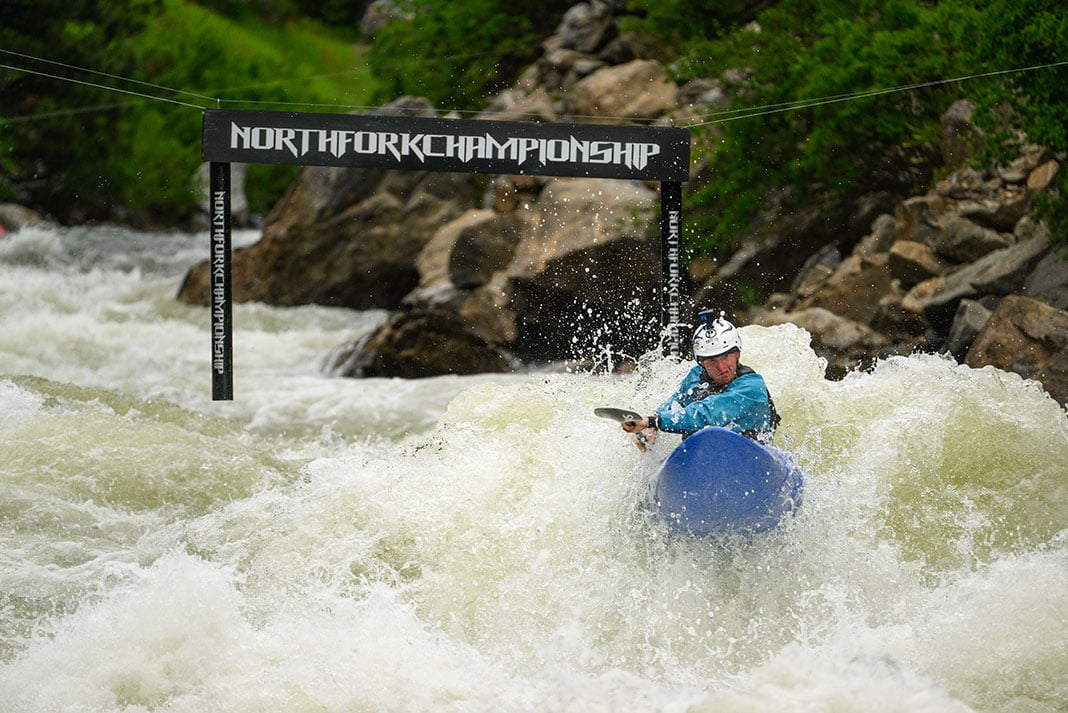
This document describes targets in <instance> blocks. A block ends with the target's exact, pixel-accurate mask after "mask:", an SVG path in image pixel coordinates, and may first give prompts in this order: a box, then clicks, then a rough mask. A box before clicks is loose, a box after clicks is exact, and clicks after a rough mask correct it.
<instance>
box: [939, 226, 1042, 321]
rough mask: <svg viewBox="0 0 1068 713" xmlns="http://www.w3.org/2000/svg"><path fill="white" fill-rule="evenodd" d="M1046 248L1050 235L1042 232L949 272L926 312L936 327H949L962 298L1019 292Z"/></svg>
mask: <svg viewBox="0 0 1068 713" xmlns="http://www.w3.org/2000/svg"><path fill="white" fill-rule="evenodd" d="M1047 250H1049V237H1048V235H1046V234H1045V233H1043V234H1039V235H1036V236H1034V237H1032V238H1030V239H1028V240H1025V241H1024V242H1021V243H1017V244H1016V245H1013V246H1011V247H1008V248H1003V249H1001V250H996V251H994V252H992V253H990V254H989V255H987V256H985V257H983V258H982V259H980V260H977V261H976V262H973V263H969V264H968V265H966V266H965V267H963V268H961V269H960V270H957V271H956V272H953V273H950V274H949V275H947V276H946V278H945V282H944V283H943V284H942V285H941V286H940V287H939V288H938V289H937V290H935V292H934V294H932V295H931V297H930V298H929V299H928V300H926V302H925V303H924V305H923V311H924V315H925V316H926V317H927V319H928V321H930V322H931V324H932V325H934V326H935V327H937V328H940V329H946V330H948V329H949V327H950V326H951V324H952V320H953V316H954V315H955V314H956V311H957V307H958V306H959V304H960V301H961V300H962V299H965V298H975V297H977V296H981V295H997V296H1001V295H1008V294H1011V293H1013V292H1016V291H1017V290H1019V289H1020V288H1022V287H1023V283H1024V280H1025V279H1026V278H1027V276H1028V275H1029V274H1030V272H1031V270H1032V269H1033V268H1034V267H1035V265H1036V264H1037V263H1038V261H1039V260H1040V259H1041V258H1042V256H1043V255H1045V254H1046V251H1047Z"/></svg>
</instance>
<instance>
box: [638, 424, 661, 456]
mask: <svg viewBox="0 0 1068 713" xmlns="http://www.w3.org/2000/svg"><path fill="white" fill-rule="evenodd" d="M654 443H656V429H655V428H646V429H643V430H641V431H638V432H637V433H635V434H634V445H636V446H638V450H639V451H641V452H642V453H644V452H645V451H647V450H649V449H650V448H652V447H653V444H654Z"/></svg>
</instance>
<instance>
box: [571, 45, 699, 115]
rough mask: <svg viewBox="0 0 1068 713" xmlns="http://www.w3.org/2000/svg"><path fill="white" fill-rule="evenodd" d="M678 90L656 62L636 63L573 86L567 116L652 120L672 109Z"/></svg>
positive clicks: (638, 61) (637, 61) (596, 74)
mask: <svg viewBox="0 0 1068 713" xmlns="http://www.w3.org/2000/svg"><path fill="white" fill-rule="evenodd" d="M677 94H678V87H677V86H676V84H675V83H674V82H672V81H670V80H669V79H668V78H667V73H666V72H665V70H664V67H663V65H661V64H660V63H659V62H657V61H656V60H651V59H650V60H641V59H636V60H634V61H632V62H628V63H626V64H622V65H619V66H616V67H608V68H606V69H602V70H601V71H599V72H595V73H594V74H591V75H589V76H588V77H584V78H583V79H581V80H579V81H578V82H576V83H575V86H574V88H573V89H572V91H571V92H570V94H569V95H568V97H567V102H568V106H569V111H568V113H570V114H573V115H575V116H580V117H589V116H603V117H611V118H612V119H616V118H617V117H627V118H628V119H655V118H657V117H659V116H661V115H662V114H665V113H666V112H668V111H670V110H671V109H673V108H674V107H675V98H676V95H677Z"/></svg>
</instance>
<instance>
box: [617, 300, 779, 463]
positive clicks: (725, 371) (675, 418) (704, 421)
mask: <svg viewBox="0 0 1068 713" xmlns="http://www.w3.org/2000/svg"><path fill="white" fill-rule="evenodd" d="M713 317H714V315H713V313H712V312H702V313H701V325H700V326H699V327H698V328H697V331H695V332H694V335H693V355H694V359H695V360H696V361H697V364H696V365H695V366H694V367H693V368H692V369H690V371H689V373H688V374H686V376H685V377H683V379H682V382H680V384H679V387H678V388H677V389H676V390H675V393H673V394H672V395H671V398H669V399H668V400H667V401H665V402H664V403H663V405H661V406H660V408H658V409H657V410H656V412H655V413H653V415H652V416H645V417H643V418H642V419H641V420H640V421H625V422H624V423H623V430H624V431H626V432H627V433H634V434H637V435H636V438H635V441H634V443H635V445H637V446H638V448H640V449H641V450H646V449H647V447H648V445H649V444H651V443H652V442H654V441H655V439H656V432H657V431H666V432H668V433H681V434H682V436H683V438H685V437H687V436H689V435H691V434H694V433H697V432H698V431H700V430H701V429H702V428H705V427H706V426H722V427H723V428H728V429H730V430H732V431H736V432H738V433H741V434H742V435H743V436H746V437H747V438H751V439H752V440H755V441H757V442H760V443H768V442H770V440H771V437H772V435H773V434H774V433H775V429H776V428H777V427H778V425H779V414H778V413H777V412H776V411H775V404H774V403H773V402H772V400H771V394H769V393H768V387H767V385H766V384H765V383H764V377H762V376H761V375H760V374H758V373H756V372H755V371H753V370H752V369H750V368H749V367H748V366H745V365H744V364H741V363H740V362H739V359H740V358H741V353H742V340H741V337H740V336H739V334H738V329H737V328H736V327H735V326H734V325H733V324H731V323H730V322H728V321H727V320H726V319H724V318H723V315H722V313H721V314H720V315H719V317H717V318H715V319H713Z"/></svg>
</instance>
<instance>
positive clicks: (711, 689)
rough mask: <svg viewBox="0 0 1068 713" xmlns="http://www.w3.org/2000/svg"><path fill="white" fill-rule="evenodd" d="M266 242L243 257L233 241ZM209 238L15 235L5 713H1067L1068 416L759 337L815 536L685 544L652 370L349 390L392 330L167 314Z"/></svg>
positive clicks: (370, 323)
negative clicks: (220, 364)
mask: <svg viewBox="0 0 1068 713" xmlns="http://www.w3.org/2000/svg"><path fill="white" fill-rule="evenodd" d="M237 237H238V240H239V241H244V242H249V241H253V240H255V239H256V237H257V236H256V235H255V234H254V233H248V234H243V235H240V236H237ZM207 250H208V245H207V236H206V235H185V234H169V233H134V232H130V231H126V230H120V229H117V228H107V227H98V228H91V229H86V228H82V229H73V228H72V229H58V228H30V229H26V230H24V231H22V232H19V233H11V234H5V235H0V455H2V457H0V713H22V712H24V711H25V712H31V711H32V712H34V713H37V712H52V711H55V712H59V711H63V712H67V711H85V712H88V711H93V712H97V711H99V712H101V713H103V712H109V713H110V712H118V711H123V712H135V711H137V712H140V711H163V712H167V713H172V712H173V713H178V712H190V713H192V712H194V711H196V712H198V713H200V712H203V711H226V712H228V713H229V712H234V711H286V712H287V713H290V712H303V711H338V712H342V711H345V712H347V711H360V712H363V711H368V712H378V711H388V712H400V711H404V712H407V711H457V712H461V711H463V712H468V711H470V712H483V711H485V712H489V711H538V712H544V711H575V712H576V713H579V712H580V713H596V712H599V711H628V712H638V713H642V712H646V711H648V712H652V711H679V712H681V711H689V712H691V713H711V712H713V711H714V712H716V713H721V712H727V713H730V712H733V711H737V712H749V711H787V712H790V711H797V712H801V711H843V712H849V711H857V712H858V713H859V712H861V711H863V712H865V713H867V712H871V711H876V712H881V711H901V712H902V713H904V712H906V711H908V712H910V713H912V712H916V711H930V712H932V713H934V712H958V711H969V710H975V711H984V712H1002V711H1004V712H1006V713H1047V712H1055V711H1068V417H1066V415H1065V412H1064V410H1063V409H1062V408H1061V407H1060V406H1059V405H1058V404H1056V403H1055V402H1053V401H1052V399H1050V398H1049V397H1048V396H1047V395H1046V394H1045V393H1044V392H1043V391H1042V390H1041V389H1040V388H1039V387H1038V386H1037V385H1036V384H1034V383H1031V382H1026V381H1024V380H1022V379H1021V378H1020V377H1018V376H1016V375H1013V374H1008V373H1005V372H1001V371H998V370H995V369H992V368H986V369H979V370H976V369H971V368H968V367H964V366H960V365H957V364H956V363H954V362H953V361H952V360H949V359H945V358H942V357H938V356H932V355H915V356H911V357H908V358H893V359H889V360H886V361H883V362H881V363H879V364H878V365H877V366H876V367H875V368H874V369H873V370H872V371H871V372H868V373H856V374H852V375H850V376H849V377H848V378H846V379H845V380H843V381H840V382H832V381H828V380H826V379H825V378H824V371H823V368H824V364H823V362H822V361H821V360H820V359H818V358H817V357H816V356H815V355H814V354H813V352H812V350H811V349H810V348H809V345H808V335H807V334H805V333H804V332H802V331H800V330H798V329H796V328H794V327H792V326H789V325H785V326H780V327H776V328H772V329H766V328H758V327H745V328H743V329H742V332H741V333H742V339H743V347H744V354H743V356H744V361H745V362H746V363H747V364H749V365H750V366H752V367H754V368H756V369H757V370H758V371H760V372H761V373H762V374H763V375H764V376H765V379H766V380H767V382H768V384H769V387H770V388H771V390H772V392H773V395H774V397H775V401H776V405H777V406H778V409H779V411H780V412H781V414H782V417H783V424H782V426H781V429H780V433H779V435H778V437H777V444H778V445H780V446H781V447H783V448H786V449H788V450H790V451H791V452H792V453H793V454H794V456H795V457H796V458H797V460H798V462H799V463H800V464H801V466H802V468H803V470H804V471H805V473H806V476H807V480H806V490H805V499H804V506H803V507H802V509H801V511H800V512H799V513H798V514H797V515H796V516H795V517H793V518H791V519H789V520H788V521H787V522H785V523H784V524H783V525H782V526H781V527H779V528H777V529H776V530H774V531H772V532H769V533H766V534H765V535H762V536H758V537H753V538H750V539H739V540H721V541H708V540H694V539H691V538H685V537H679V536H673V535H670V534H668V533H667V532H666V531H665V530H664V529H663V528H662V527H661V526H660V525H659V524H658V523H657V522H655V521H654V520H653V519H652V518H651V517H650V516H649V514H648V513H647V512H646V510H645V508H644V497H645V490H646V487H647V483H648V480H649V478H650V476H651V475H652V474H653V472H654V470H655V465H656V462H657V460H658V459H659V458H662V457H664V456H665V455H666V453H667V451H668V450H669V449H670V446H671V443H670V439H669V438H662V439H661V442H660V443H658V445H657V447H656V450H655V451H654V452H653V453H650V454H641V453H639V452H638V451H637V450H636V449H635V448H633V447H632V446H631V445H630V444H629V442H628V440H627V438H626V437H625V436H624V434H622V433H621V432H620V431H619V430H618V426H615V425H613V424H611V423H609V422H607V421H603V420H599V419H597V418H595V417H594V416H593V414H592V411H593V409H594V408H595V407H597V406H602V405H614V406H623V407H629V408H635V409H638V410H642V409H646V408H649V407H651V406H653V405H655V404H656V403H659V401H660V400H662V398H663V395H664V394H665V393H667V392H668V391H669V390H670V389H671V388H672V387H673V386H674V384H675V383H676V382H677V380H678V378H679V377H680V376H681V374H682V373H683V372H684V371H685V369H686V368H687V366H688V365H687V364H684V363H679V362H676V361H672V360H670V359H665V358H661V357H659V356H657V355H655V354H650V355H646V356H645V357H643V358H642V359H641V361H640V364H639V369H638V370H637V372H636V373H635V374H631V375H614V376H608V375H591V374H582V373H528V374H512V375H485V376H478V377H442V378H436V379H426V380H416V381H400V380H392V379H370V380H351V379H339V378H332V377H330V376H327V375H326V374H324V371H323V364H324V363H326V360H327V356H328V354H329V353H330V351H331V350H332V349H333V348H334V347H336V346H338V345H339V344H342V343H344V342H348V341H351V340H353V339H356V338H358V337H360V336H362V335H363V334H366V333H367V332H369V331H370V330H371V329H373V328H374V327H375V326H376V325H377V324H379V323H380V322H381V321H382V320H383V319H384V318H385V314H384V313H377V312H353V311H349V310H342V309H331V308H326V307H301V308H289V309H282V308H274V307H269V306H265V305H260V304H239V305H236V306H235V311H234V321H235V325H234V339H235V342H234V369H235V386H234V400H233V401H232V402H213V401H212V400H211V389H210V371H209V369H210V335H209V330H210V320H209V315H208V313H207V310H206V309H205V308H198V307H192V306H188V305H182V304H179V303H178V302H176V301H175V299H174V295H175V294H176V292H177V289H178V286H179V284H180V282H181V279H182V277H183V275H184V272H185V269H186V268H187V267H188V266H189V265H191V264H192V263H194V262H197V261H199V260H202V259H205V258H206V257H207Z"/></svg>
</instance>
